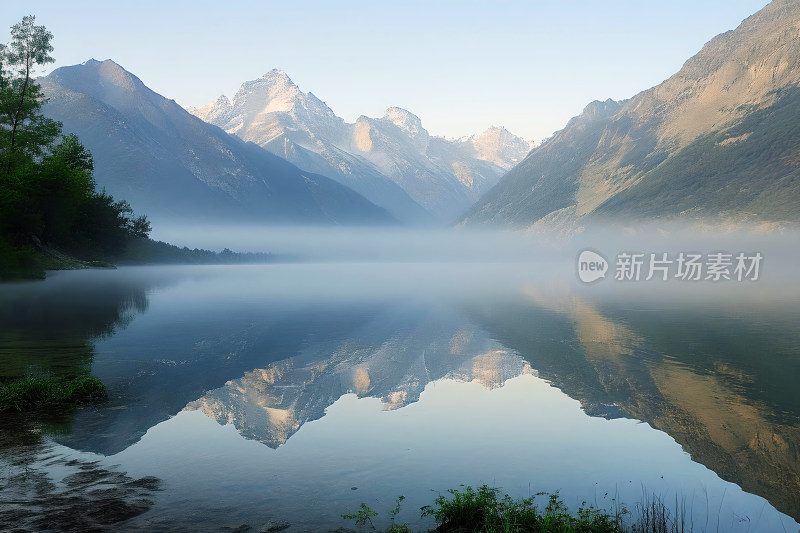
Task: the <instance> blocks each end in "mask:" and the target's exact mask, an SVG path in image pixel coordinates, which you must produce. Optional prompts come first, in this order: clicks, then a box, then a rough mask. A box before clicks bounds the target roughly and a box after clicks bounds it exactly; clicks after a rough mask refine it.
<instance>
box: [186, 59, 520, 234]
mask: <svg viewBox="0 0 800 533" xmlns="http://www.w3.org/2000/svg"><path fill="white" fill-rule="evenodd" d="M189 111H190V112H191V113H193V114H195V115H196V116H198V117H200V118H201V119H203V120H205V121H207V122H210V123H212V124H215V125H217V126H220V127H221V128H223V129H224V130H225V131H227V132H229V133H232V134H235V135H237V136H239V137H241V138H242V139H244V140H245V141H251V142H254V143H256V144H258V145H259V146H262V147H264V148H266V149H267V150H269V151H271V152H272V153H274V154H276V155H278V156H280V157H283V158H285V159H287V160H289V161H291V162H292V163H294V164H296V165H297V166H299V167H300V168H302V169H304V170H308V171H310V172H318V173H321V174H324V175H327V176H330V177H332V178H334V179H336V180H338V181H339V182H340V183H343V184H345V185H347V186H349V187H352V188H353V189H354V190H356V191H358V192H359V193H361V194H363V195H364V196H365V197H366V198H368V199H369V200H371V201H373V202H374V203H376V204H378V205H380V206H382V207H384V208H386V209H387V210H389V211H390V212H391V213H392V214H393V215H395V216H396V217H398V218H400V219H402V220H405V221H409V222H410V221H425V220H426V219H428V218H430V215H433V217H434V218H435V219H438V220H440V221H447V220H452V219H453V218H454V217H456V216H458V215H459V214H461V213H463V211H464V210H465V209H466V208H467V207H469V205H471V204H472V203H473V202H474V201H475V200H477V199H478V198H479V197H480V196H481V195H482V194H483V193H484V192H485V191H487V190H488V189H489V188H490V187H491V186H492V185H494V184H495V183H496V182H497V180H498V179H499V178H500V176H501V175H502V174H504V173H505V171H506V170H508V169H509V168H511V167H512V166H513V165H515V164H516V163H517V162H519V161H520V160H521V159H522V158H523V157H524V156H525V154H527V153H528V151H529V150H530V148H531V146H530V144H529V143H527V142H525V141H524V140H522V139H520V138H519V137H516V136H515V135H513V134H511V133H509V132H508V131H506V130H505V129H503V128H490V129H488V130H487V131H485V132H484V133H482V134H481V135H478V136H473V137H468V138H464V139H459V140H455V141H453V140H447V139H444V138H441V137H433V136H431V135H430V134H429V133H428V131H427V130H425V128H423V127H422V123H421V121H420V119H419V117H417V116H416V115H414V114H413V113H410V112H409V111H406V110H404V109H401V108H397V107H392V108H389V109H387V110H386V113H385V114H384V116H383V117H381V118H369V117H366V116H361V117H359V118H358V119H357V120H356V122H355V123H353V124H350V123H346V122H345V121H344V119H342V118H340V117H338V116H337V115H336V114H335V113H334V112H333V110H331V109H330V108H329V107H328V106H327V105H326V104H325V103H324V102H323V101H321V100H320V99H319V98H317V97H316V96H315V95H314V94H313V93H304V92H303V91H301V90H300V89H299V88H298V87H297V85H295V84H294V83H293V82H292V80H291V79H289V77H288V76H287V75H286V73H285V72H283V71H280V70H272V71H270V72H268V73H267V74H265V75H264V76H263V77H261V78H259V79H256V80H252V81H248V82H245V83H244V84H243V85H242V86H241V88H240V89H239V91H238V92H237V93H236V95H235V96H234V98H233V100H232V101H231V100H229V99H228V98H227V97H225V96H220V97H219V98H218V99H217V100H215V101H212V102H210V103H208V104H206V105H204V106H201V107H197V108H189ZM420 206H421V207H420Z"/></svg>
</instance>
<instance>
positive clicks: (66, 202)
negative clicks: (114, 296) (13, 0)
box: [0, 15, 150, 274]
mask: <svg viewBox="0 0 800 533" xmlns="http://www.w3.org/2000/svg"><path fill="white" fill-rule="evenodd" d="M52 39H53V35H52V34H51V33H50V32H49V31H47V29H45V27H44V26H37V25H36V24H35V18H34V17H33V16H32V15H29V16H26V17H24V18H23V19H22V21H21V22H19V23H17V24H15V25H14V26H12V28H11V42H10V44H8V45H0V274H3V272H6V273H8V272H14V271H26V270H32V269H34V268H35V266H34V264H35V262H36V258H37V257H38V256H37V252H36V250H35V248H34V246H33V245H34V244H36V245H37V246H39V245H40V244H41V243H44V244H46V245H51V246H57V247H59V248H61V249H62V250H63V251H67V252H69V253H72V254H74V255H78V256H82V257H84V258H87V259H88V258H94V257H95V256H97V255H98V254H99V255H101V256H103V257H110V256H114V255H117V254H120V253H122V252H123V251H124V249H125V247H126V246H127V243H128V242H130V241H131V239H137V238H146V237H147V235H148V234H149V233H150V223H149V222H148V220H147V217H145V216H138V217H137V216H135V215H134V212H133V209H132V208H131V206H130V204H128V202H126V201H125V200H114V198H113V197H112V196H111V195H109V194H107V193H106V192H105V191H100V192H98V191H97V190H96V183H95V181H94V177H93V175H92V174H93V171H94V161H93V159H92V154H91V153H90V152H89V151H88V150H87V149H86V148H85V147H84V146H83V145H82V144H81V143H80V141H79V140H78V138H77V136H75V135H65V136H63V137H62V136H61V124H60V123H59V122H56V121H54V120H51V119H49V118H47V117H45V116H44V115H42V113H41V108H42V104H43V102H44V100H45V99H44V95H43V94H42V91H41V88H40V87H39V85H38V84H37V83H36V81H35V79H34V77H33V76H34V71H35V68H36V67H37V66H40V65H44V64H47V63H51V62H53V57H52V56H51V55H50V53H51V52H52V51H53V47H52V45H51V44H50V43H51V40H52Z"/></svg>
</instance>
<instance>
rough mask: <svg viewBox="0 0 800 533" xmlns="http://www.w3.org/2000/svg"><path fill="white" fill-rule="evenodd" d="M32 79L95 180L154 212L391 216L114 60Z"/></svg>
mask: <svg viewBox="0 0 800 533" xmlns="http://www.w3.org/2000/svg"><path fill="white" fill-rule="evenodd" d="M39 82H40V84H41V86H42V89H43V91H44V94H45V95H46V96H47V98H48V101H47V103H46V104H45V106H44V109H43V112H44V114H45V115H46V116H49V117H51V118H53V119H55V120H59V121H61V122H62V123H63V125H64V132H65V133H76V134H78V136H79V138H80V140H81V142H82V143H83V144H84V145H85V146H86V147H87V148H88V149H89V150H91V152H92V155H93V157H94V163H95V180H96V181H97V183H98V185H99V186H100V187H104V188H105V189H106V190H107V191H108V192H109V193H111V194H112V195H114V196H115V197H116V198H120V199H122V198H124V199H126V200H128V201H129V202H130V203H131V205H132V206H133V207H134V209H135V210H136V211H137V212H139V213H145V214H147V215H148V217H150V218H151V219H152V220H155V221H158V220H166V219H177V218H180V219H183V220H187V219H202V220H222V219H224V220H228V221H229V220H247V221H259V222H280V223H317V224H327V223H335V224H358V223H388V222H391V221H392V217H391V216H390V215H389V214H388V213H387V212H386V211H384V210H383V209H381V208H379V207H377V206H375V205H374V204H372V203H371V202H369V201H368V200H366V199H365V198H363V197H362V196H361V195H359V194H357V193H356V192H354V191H352V190H351V189H349V188H347V187H343V186H342V185H340V184H339V183H337V182H335V181H333V180H331V179H329V178H326V177H323V176H319V175H315V174H313V173H310V172H308V171H302V170H300V169H298V168H297V167H295V166H294V165H292V164H291V163H288V162H287V161H285V160H282V159H281V158H279V157H276V156H274V155H273V154H271V153H269V152H267V151H266V150H263V149H261V148H259V147H258V146H256V145H254V144H252V143H246V142H243V141H241V140H239V139H237V138H235V137H232V136H230V135H228V134H226V133H225V132H223V131H222V130H220V129H219V128H217V127H215V126H212V125H210V124H207V123H205V122H203V121H201V120H199V119H197V118H196V117H194V116H193V115H190V114H189V113H187V112H186V111H185V110H184V109H183V108H181V107H180V106H179V105H178V104H176V103H175V102H174V101H173V100H168V99H166V98H164V97H163V96H161V95H159V94H156V93H155V92H153V91H152V90H150V89H149V88H147V87H146V86H145V85H144V84H143V83H142V81H141V80H139V78H137V77H136V76H134V75H133V74H131V73H129V72H127V71H126V70H125V69H123V68H122V67H121V66H119V65H118V64H116V63H114V62H113V61H110V60H107V61H102V62H101V61H96V60H90V61H87V62H86V63H83V64H81V65H75V66H71V67H62V68H59V69H56V70H54V71H53V72H52V73H51V74H49V75H48V76H46V77H45V78H42V79H40V80H39Z"/></svg>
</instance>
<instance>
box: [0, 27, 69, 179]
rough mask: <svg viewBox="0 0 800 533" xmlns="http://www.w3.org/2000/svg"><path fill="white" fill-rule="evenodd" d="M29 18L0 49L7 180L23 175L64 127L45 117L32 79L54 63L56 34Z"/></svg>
mask: <svg viewBox="0 0 800 533" xmlns="http://www.w3.org/2000/svg"><path fill="white" fill-rule="evenodd" d="M35 22H36V17H34V16H33V15H28V16H26V17H23V19H22V21H20V22H18V23H17V24H15V25H14V26H12V27H11V42H10V43H9V45H8V46H3V47H2V49H0V135H2V139H0V146H2V152H0V157H2V160H0V165H1V166H0V168H4V169H5V173H6V175H8V176H12V175H14V174H16V173H17V172H24V171H25V169H26V167H27V166H28V165H30V164H32V163H34V162H35V160H36V158H37V157H41V156H42V155H43V154H44V153H45V152H46V150H47V148H48V147H49V146H50V144H51V143H52V142H53V141H54V140H55V139H56V138H57V137H58V135H59V134H60V133H61V124H59V123H58V122H55V121H53V120H51V119H49V118H47V117H44V116H43V115H42V114H41V112H40V110H41V106H42V100H43V95H42V92H41V88H40V87H39V85H38V84H37V83H35V81H34V79H33V75H34V69H35V67H36V66H37V65H45V64H47V63H52V62H53V61H54V59H53V57H52V56H51V55H50V52H52V51H53V46H52V44H50V42H51V41H52V39H53V34H52V33H50V32H49V31H47V29H46V28H45V27H44V26H37V25H36V24H35Z"/></svg>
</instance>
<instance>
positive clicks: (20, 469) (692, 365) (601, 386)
mask: <svg viewBox="0 0 800 533" xmlns="http://www.w3.org/2000/svg"><path fill="white" fill-rule="evenodd" d="M551 270H552V272H551ZM563 274H564V273H563V271H559V270H558V269H557V268H550V267H549V266H548V265H544V266H542V265H536V266H535V267H534V266H533V265H531V264H528V263H517V264H514V263H512V264H501V263H494V264H417V263H375V264H369V263H360V264H346V263H338V264H303V265H289V264H285V265H263V266H230V267H131V268H120V269H119V270H113V271H105V270H91V271H75V272H59V273H55V274H53V275H51V277H50V278H48V280H46V281H44V282H36V283H15V284H5V285H2V286H0V291H1V292H0V319H2V322H0V324H1V325H0V375H3V376H19V375H24V374H36V373H50V374H57V375H58V374H61V375H70V374H73V373H75V372H79V371H90V372H91V373H92V374H93V375H95V376H97V377H99V378H100V379H101V380H102V381H103V382H104V383H105V385H106V387H107V388H108V390H109V393H110V399H109V401H108V402H106V403H104V404H101V405H98V406H95V407H89V408H84V409H79V410H76V411H74V412H70V413H60V414H53V415H52V416H51V417H48V418H47V419H45V420H36V421H31V420H26V419H24V418H20V417H17V416H13V415H11V414H4V415H2V417H3V419H2V426H3V429H2V431H3V437H2V438H0V509H3V510H4V512H3V513H0V526H4V527H9V526H10V525H20V524H22V525H23V526H26V527H29V528H31V529H41V528H43V527H46V526H45V525H43V523H41V522H37V520H38V519H40V518H41V517H42V516H49V517H50V520H51V521H50V522H48V523H49V524H51V525H50V526H47V527H52V524H53V523H55V522H52V520H57V519H59V518H57V517H59V516H60V517H61V518H60V520H63V521H64V522H63V525H64V527H75V528H78V527H79V526H78V525H76V524H80V523H81V522H80V520H82V518H77V517H74V516H70V515H69V513H66V511H64V509H66V508H67V507H68V506H72V507H74V508H78V509H84V510H86V513H89V514H91V509H92V508H93V505H96V502H97V501H108V502H109V503H108V509H111V510H112V511H113V512H117V513H118V514H119V513H121V515H122V516H126V515H125V514H124V513H129V515H130V517H131V518H130V519H129V520H127V521H125V522H124V523H123V524H122V525H120V524H116V525H115V526H113V528H114V529H115V530H119V529H122V530H220V529H223V528H231V529H235V528H237V527H239V526H243V525H247V526H250V527H252V528H253V530H256V531H258V530H260V529H262V528H265V529H269V528H273V530H277V529H280V528H282V527H284V526H286V525H288V526H289V527H288V529H287V530H288V531H307V530H322V531H326V530H332V529H336V528H339V527H349V526H352V522H350V523H348V522H347V521H344V520H343V519H341V518H340V514H342V513H345V512H352V511H354V510H355V509H357V508H358V505H359V504H360V503H361V502H366V503H368V504H369V505H370V506H371V507H372V508H373V509H376V510H378V511H379V512H380V513H381V517H380V518H381V519H383V518H385V517H386V514H385V511H386V510H387V509H389V508H391V507H392V506H393V502H394V499H395V498H396V497H397V496H398V495H401V494H402V495H405V496H406V500H405V502H404V503H403V507H402V511H401V513H400V515H399V516H398V520H399V521H400V522H408V523H409V524H410V525H412V526H413V527H414V528H421V527H427V526H432V525H433V523H432V522H430V521H426V520H427V519H420V518H419V511H418V509H419V507H420V506H422V505H426V504H430V503H431V502H432V500H433V499H434V498H435V497H436V495H437V494H439V493H442V492H446V490H447V489H449V488H457V487H458V486H459V484H462V483H463V484H471V485H473V486H477V485H479V484H482V483H487V484H490V485H492V486H497V487H500V488H501V489H502V490H503V491H505V492H508V493H509V494H511V495H513V496H526V497H527V496H529V495H533V494H536V493H537V492H540V491H556V490H558V491H560V495H561V496H562V498H563V499H564V501H565V502H566V503H567V504H568V505H569V506H570V507H571V508H572V509H573V510H574V509H576V508H577V507H578V506H579V505H581V504H582V503H583V502H586V503H589V504H594V505H598V506H601V507H604V508H607V509H614V508H615V506H616V505H617V504H618V502H622V503H624V504H625V505H627V507H628V508H630V509H631V510H634V511H635V507H636V504H637V503H638V502H641V501H642V500H643V498H644V497H645V496H650V497H651V496H652V495H653V494H655V495H657V496H658V497H661V498H664V499H665V501H667V502H670V504H671V505H674V502H675V501H676V500H677V501H678V503H679V506H681V507H683V508H684V509H685V512H686V515H687V523H688V525H691V526H694V529H695V530H698V531H700V530H705V531H717V530H718V529H719V530H720V531H783V530H786V531H798V529H800V528H799V527H798V524H797V522H796V519H798V518H800V394H797V384H796V383H797V378H798V376H800V329H798V328H797V324H798V323H800V306H798V305H797V302H798V298H797V295H796V294H794V293H793V292H792V291H791V290H788V291H787V289H786V287H782V286H779V285H776V284H772V285H770V284H769V283H761V284H750V285H745V284H739V285H734V284H728V285H725V286H722V285H713V284H698V285H691V286H690V285H686V284H683V285H676V284H674V283H672V284H669V283H666V284H660V285H656V284H649V285H636V286H634V285H628V286H624V287H622V286H614V285H613V284H611V283H608V284H606V285H598V286H592V287H586V286H578V284H577V282H576V281H574V280H573V278H572V277H571V276H569V275H567V276H564V275H563ZM101 496H102V498H101ZM540 501H541V502H542V503H544V500H540ZM93 502H95V503H93ZM81 505H83V507H81ZM113 512H112V514H113ZM59 513H60V514H59ZM65 513H66V514H65ZM86 513H84V514H85V515H86V516H88V514H86ZM2 517H5V518H2ZM54 517H55V518H54ZM90 518H91V519H92V520H94V522H92V523H93V524H95V525H100V526H102V525H103V520H104V518H103V515H102V513H99V514H97V516H93V517H91V516H90ZM3 520H5V522H3ZM387 524H388V522H387ZM387 524H380V523H379V525H387Z"/></svg>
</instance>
